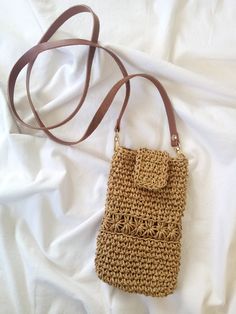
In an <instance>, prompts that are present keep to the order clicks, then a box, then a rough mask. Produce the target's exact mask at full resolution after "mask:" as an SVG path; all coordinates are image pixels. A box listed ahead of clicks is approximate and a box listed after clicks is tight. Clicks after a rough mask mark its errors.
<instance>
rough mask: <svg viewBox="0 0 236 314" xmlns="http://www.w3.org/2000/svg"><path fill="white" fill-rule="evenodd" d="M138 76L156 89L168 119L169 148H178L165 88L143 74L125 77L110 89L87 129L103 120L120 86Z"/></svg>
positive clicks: (172, 114)
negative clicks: (149, 82)
mask: <svg viewBox="0 0 236 314" xmlns="http://www.w3.org/2000/svg"><path fill="white" fill-rule="evenodd" d="M138 76H139V77H143V78H145V79H147V80H149V81H151V82H152V83H153V84H154V85H155V86H156V88H157V89H158V91H159V93H160V95H161V98H162V100H163V103H164V105H165V110H166V114H167V118H168V124H169V130H170V138H171V146H173V147H177V146H179V135H178V132H177V129H176V123H175V116H174V111H173V107H172V104H171V101H170V99H169V96H168V95H167V93H166V90H165V88H164V87H163V86H162V84H161V83H160V82H159V81H158V80H157V79H156V78H154V77H153V76H151V75H149V74H145V73H138V74H131V75H127V76H126V77H124V78H123V79H121V80H120V81H118V82H117V83H116V84H115V85H114V86H113V87H112V88H111V90H110V91H109V93H108V94H107V96H106V97H105V98H104V100H103V102H102V104H101V105H100V107H99V108H98V110H97V112H96V113H95V115H94V117H93V119H92V121H91V122H90V125H89V127H88V128H91V126H93V127H94V126H95V127H97V121H101V120H102V119H103V117H104V115H105V114H106V112H107V110H108V109H109V107H110V106H111V104H112V101H113V99H114V98H115V96H116V94H117V92H118V91H119V89H120V88H121V87H122V85H124V84H126V83H127V82H128V81H129V80H131V79H132V78H134V77H138ZM125 109H126V106H122V108H121V111H120V115H119V117H122V116H123V114H124V111H125Z"/></svg>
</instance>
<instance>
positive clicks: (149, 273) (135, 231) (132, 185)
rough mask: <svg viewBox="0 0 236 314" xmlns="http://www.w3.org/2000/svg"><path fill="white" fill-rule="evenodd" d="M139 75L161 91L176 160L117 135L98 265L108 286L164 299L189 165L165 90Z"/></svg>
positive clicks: (173, 269) (175, 257)
mask: <svg viewBox="0 0 236 314" xmlns="http://www.w3.org/2000/svg"><path fill="white" fill-rule="evenodd" d="M134 76H137V75H133V76H129V77H130V78H131V77H134ZM138 76H143V77H145V78H148V79H150V80H151V81H152V82H153V83H154V84H155V85H156V87H157V88H158V89H159V91H160V94H161V96H162V98H163V101H164V104H165V107H166V111H167V116H168V120H169V126H170V132H171V144H172V146H174V147H175V148H176V150H177V157H176V158H174V157H171V156H170V155H169V154H168V153H167V152H164V151H159V150H151V149H146V148H141V149H138V150H134V149H129V148H125V147H122V146H120V145H119V141H118V135H116V137H115V143H116V146H115V152H114V155H113V157H112V163H111V169H110V174H109V179H108V190H107V198H106V205H105V214H104V217H103V219H102V224H101V228H100V232H99V235H98V237H97V249H96V258H95V266H96V272H97V274H98V277H99V278H100V279H102V280H103V281H104V282H106V283H108V284H111V285H113V286H115V287H118V288H120V289H122V290H124V291H128V292H136V293H141V294H145V295H149V296H154V297H162V296H166V295H168V294H171V293H172V292H173V291H174V289H175V288H176V284H177V275H178V271H179V266H180V248H181V243H180V238H181V217H182V216H183V212H184V208H185V198H186V183H187V172H188V171H187V169H188V161H187V159H186V157H185V156H184V155H183V154H182V153H181V152H180V149H179V140H178V135H177V132H176V127H175V120H174V115H173V111H172V107H171V103H170V100H169V98H168V96H167V94H166V93H165V90H164V88H163V87H162V86H161V84H160V82H158V81H157V80H155V79H154V78H151V77H150V76H147V75H138ZM122 81H123V83H124V82H125V79H123V80H122ZM120 85H121V84H120ZM118 88H119V87H118ZM118 88H117V89H118Z"/></svg>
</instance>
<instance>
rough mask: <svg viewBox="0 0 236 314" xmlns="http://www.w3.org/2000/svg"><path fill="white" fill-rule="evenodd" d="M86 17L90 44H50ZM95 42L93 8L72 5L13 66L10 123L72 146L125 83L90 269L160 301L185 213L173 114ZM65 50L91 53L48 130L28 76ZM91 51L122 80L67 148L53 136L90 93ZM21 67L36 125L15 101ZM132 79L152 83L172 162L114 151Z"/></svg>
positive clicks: (172, 272) (172, 281) (164, 156)
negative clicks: (71, 102)
mask: <svg viewBox="0 0 236 314" xmlns="http://www.w3.org/2000/svg"><path fill="white" fill-rule="evenodd" d="M86 12H87V13H89V14H90V15H91V16H92V19H93V29H92V34H91V40H85V39H79V38H71V39H62V40H54V41H49V40H50V39H51V37H52V35H53V34H54V33H55V32H56V31H57V30H58V28H60V26H61V25H63V24H64V23H65V22H66V21H67V20H68V19H69V18H70V17H72V16H74V15H76V14H80V13H86ZM98 35H99V19H98V17H97V15H96V14H95V13H94V12H93V11H92V10H91V8H89V7H87V6H85V5H78V6H74V7H71V8H69V9H68V10H66V11H65V12H63V13H62V14H61V15H60V16H59V17H58V18H57V19H56V20H55V21H54V22H53V23H52V25H51V26H50V27H49V28H48V30H47V31H46V32H45V34H44V35H43V36H42V38H41V39H40V41H39V42H38V44H36V45H35V46H33V47H32V48H30V49H29V50H28V51H27V52H25V53H24V54H23V55H22V56H21V57H20V58H19V59H18V60H17V62H16V64H15V65H14V66H13V68H12V70H11V72H10V75H9V81H8V99H9V106H10V109H11V112H12V114H13V116H14V117H15V118H16V120H17V121H18V122H19V123H20V124H22V125H23V126H25V127H28V128H31V129H34V130H42V131H43V132H45V133H46V134H47V136H48V137H49V138H51V139H52V140H53V141H56V142H58V143H60V144H63V145H74V144H78V143H80V142H82V141H84V140H85V139H87V138H88V137H89V136H90V135H91V134H92V133H93V132H94V131H95V130H96V128H97V127H98V125H99V124H100V123H101V121H102V119H103V117H104V116H105V114H106V112H107V111H108V109H109V107H110V106H111V104H112V101H113V99H114V97H115V95H116V93H117V92H118V90H119V89H120V88H121V86H122V85H124V84H125V86H126V93H125V97H124V101H123V105H122V108H121V111H120V114H119V117H118V119H117V122H116V126H115V131H116V135H115V152H114V155H113V158H112V163H111V170H110V175H109V180H108V190H107V198H106V205H105V214H104V217H103V220H102V224H101V228H100V232H99V235H98V238H97V249H96V258H95V268H96V272H97V274H98V277H99V278H100V279H102V280H103V281H105V282H106V283H109V284H111V285H113V286H115V287H118V288H120V289H122V290H125V291H128V292H136V293H142V294H145V295H151V296H166V295H168V294H170V293H172V292H173V290H174V289H175V287H176V283H177V275H178V271H179V266H180V247H181V244H180V238H181V217H182V215H183V212H184V207H185V197H186V183H187V168H188V161H187V159H186V157H185V156H184V155H183V154H182V153H181V152H180V146H179V136H178V133H177V130H176V124H175V118H174V113H173V108H172V105H171V102H170V99H169V97H168V95H167V93H166V91H165V89H164V88H163V86H162V85H161V83H160V82H159V81H158V80H156V79H155V78H154V77H152V76H150V75H148V74H133V75H128V73H127V70H126V69H125V67H124V65H123V63H122V62H121V60H120V59H119V57H118V56H117V55H116V54H115V53H114V52H113V51H111V50H110V49H108V48H105V47H103V46H101V45H99V44H98ZM71 46H87V47H89V49H88V57H87V62H86V75H85V84H84V89H83V91H82V94H81V99H80V101H79V103H78V105H77V106H76V108H75V109H74V111H73V112H72V113H71V114H70V115H69V116H67V117H66V118H65V119H63V120H62V121H60V122H58V123H56V124H53V125H46V124H45V123H44V121H43V120H42V118H41V117H40V112H38V110H37V109H36V108H35V106H34V104H33V101H32V98H31V94H30V76H31V71H32V68H33V65H34V63H35V61H36V59H37V57H38V56H39V55H40V54H41V53H43V52H45V51H48V50H53V49H56V48H60V47H71ZM97 48H99V49H102V50H103V51H105V52H107V53H108V54H109V55H110V57H112V58H113V60H114V62H115V63H116V64H117V66H118V67H119V70H120V72H121V74H122V77H123V79H121V80H120V81H118V82H117V83H116V84H115V85H114V86H113V87H112V88H111V90H110V91H109V93H108V94H107V96H106V97H105V98H104V100H103V101H102V103H101V104H100V106H99V107H98V109H97V111H96V113H95V115H94V117H93V118H92V120H91V122H90V124H89V126H88V128H87V129H86V131H85V133H84V134H83V136H82V137H81V138H79V139H77V140H73V141H68V140H65V139H61V138H60V137H58V136H56V135H55V134H54V133H53V132H52V131H51V130H53V129H56V128H57V127H60V126H62V125H65V124H66V123H67V122H69V121H70V120H71V119H73V118H74V117H75V115H76V114H77V113H78V112H79V110H80V108H81V107H82V105H83V103H84V101H85V99H86V95H87V93H88V89H89V83H90V77H91V69H92V63H93V59H94V54H95V50H96V49H97ZM25 67H27V71H26V90H27V98H28V101H29V104H30V109H31V111H32V114H33V116H34V118H35V121H36V122H37V126H35V125H31V124H29V123H27V122H25V121H24V120H23V119H22V118H21V116H20V115H19V113H18V111H17V109H16V106H15V102H14V93H15V85H16V81H17V78H18V76H19V74H20V72H21V71H22V70H23V69H24V68H25ZM136 76H139V77H142V78H145V79H148V80H150V81H151V82H152V83H153V84H154V85H155V86H156V88H157V89H158V91H159V92H160V95H161V97H162V99H163V102H164V105H165V109H166V113H167V118H168V123H169V129H170V137H171V145H172V146H173V147H174V148H175V149H176V152H177V157H176V158H174V157H171V156H170V155H169V154H168V153H167V152H163V151H158V150H150V149H146V148H141V149H138V150H133V149H129V148H125V147H122V146H120V145H119V140H118V138H119V137H118V133H119V130H120V122H121V119H122V116H123V114H124V111H125V109H126V107H127V103H128V100H129V96H130V82H129V81H130V79H132V78H134V77H136Z"/></svg>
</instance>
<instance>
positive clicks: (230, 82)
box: [0, 0, 236, 314]
mask: <svg viewBox="0 0 236 314" xmlns="http://www.w3.org/2000/svg"><path fill="white" fill-rule="evenodd" d="M83 3H84V4H87V5H89V6H91V7H92V9H93V10H94V11H95V12H96V13H97V14H98V16H99V18H100V20H101V33H100V42H101V43H102V44H103V45H105V46H107V47H109V48H111V49H113V50H114V51H115V52H116V53H117V54H118V55H119V56H120V57H121V58H122V60H123V61H124V62H125V64H126V66H127V68H128V71H129V72H130V73H137V72H148V73H150V74H152V75H154V76H155V77H157V78H158V79H159V80H160V81H161V82H162V83H163V85H164V86H165V87H166V89H167V91H168V93H169V95H170V98H171V100H172V103H173V106H174V109H175V111H176V117H177V127H178V130H179V134H180V138H181V143H182V148H183V151H184V152H185V154H186V155H187V157H188V158H189V162H190V177H189V186H188V195H187V208H186V211H185V216H184V219H183V238H182V257H181V270H180V274H179V280H178V287H177V289H176V291H175V293H174V294H173V295H170V296H168V297H165V298H152V297H145V296H141V295H135V294H128V293H125V292H122V291H120V290H118V289H116V288H113V287H110V286H108V285H107V284H105V283H103V282H101V281H100V280H99V279H98V278H97V276H96V274H95V271H94V255H95V247H96V236H97V232H98V228H99V225H100V222H101V218H102V215H103V212H104V201H105V193H106V183H107V176H108V173H109V163H110V159H111V156H112V153H113V136H114V133H113V127H114V124H115V120H116V117H117V114H118V112H119V108H120V106H121V103H122V99H123V95H124V92H123V91H122V92H120V93H119V95H118V96H117V97H116V99H115V101H114V103H113V105H112V108H111V109H110V110H109V113H108V115H107V116H106V118H105V119H104V121H103V123H102V124H101V125H100V126H99V128H98V129H97V130H96V132H95V133H94V134H93V135H92V136H91V138H89V139H88V140H87V141H85V142H83V143H82V144H80V145H77V146H74V147H65V146H62V145H59V144H56V143H55V142H53V141H51V140H49V139H48V138H46V137H45V135H44V134H42V133H40V132H34V131H30V130H28V129H24V128H22V127H20V129H19V128H18V127H17V126H16V124H15V122H14V120H13V119H12V117H11V115H10V114H9V110H8V106H7V95H6V87H7V78H8V74H9V71H10V69H11V67H12V66H13V64H14V63H15V62H16V60H17V59H18V58H19V57H20V56H21V55H22V54H23V53H24V52H25V51H26V50H27V49H29V48H30V47H31V46H32V45H34V44H35V43H36V42H37V41H38V40H39V38H40V37H41V36H42V34H43V32H45V30H46V29H47V28H48V26H49V25H50V24H51V23H52V21H53V20H54V19H55V18H56V17H57V16H58V15H59V14H60V13H61V12H63V11H64V10H65V9H67V8H68V7H70V6H72V5H75V4H79V3H78V2H77V1H72V0H67V1H58V0H50V1H37V0H18V1H13V0H1V9H0V34H1V41H0V56H1V57H0V110H1V116H0V119H1V121H0V130H1V137H0V313H1V314H13V313H20V314H28V313H29V314H31V313H37V314H46V313H50V314H61V313H66V314H74V313H78V314H85V313H89V314H106V313H112V314H132V313H135V314H146V313H150V314H157V313H158V314H172V313H174V314H235V313H236V197H235V191H236V175H235V174H236V32H235V29H236V19H235V16H236V2H235V1H233V0H227V1H223V0H211V1H194V0H189V1H185V0H180V1H178V0H168V1H161V0H156V1H152V0H150V1H144V0H136V1H130V0H119V1H117V0H110V1H105V0H98V1H87V0H84V1H83ZM90 27H91V18H90V17H89V16H88V15H83V16H79V17H78V16H77V17H74V18H73V19H72V20H71V21H70V22H68V23H67V24H66V25H65V26H63V27H62V29H60V31H58V33H57V35H56V36H55V37H56V38H70V37H73V36H74V37H76V36H78V37H80V38H81V37H88V36H89V33H90ZM85 50H86V49H84V48H73V49H61V50H60V51H56V52H53V53H48V54H47V55H45V57H40V59H39V61H37V63H36V65H35V68H34V71H33V78H32V84H31V86H32V93H33V99H34V101H35V103H36V104H37V106H38V108H39V107H43V109H42V114H43V117H44V119H45V121H46V122H48V123H50V122H51V123H52V122H55V121H58V120H59V119H60V118H61V117H62V116H63V115H65V114H66V113H68V112H70V111H71V110H72V108H73V107H74V106H75V105H76V100H77V99H79V95H80V92H81V87H82V83H83V78H84V77H83V75H84V69H83V71H82V70H81V67H82V66H83V62H84V60H85V59H84V58H85ZM119 78H120V73H119V71H118V70H117V68H116V66H115V65H114V64H113V62H112V61H111V60H110V58H109V57H108V56H107V55H105V54H104V53H103V52H101V51H99V52H97V53H96V58H95V62H94V67H93V75H92V81H91V87H90V92H89V96H88V99H87V100H86V104H85V105H84V109H82V110H81V114H80V116H78V118H76V119H75V121H73V123H71V124H70V125H67V126H66V127H63V128H61V129H60V130H57V131H56V134H57V135H60V136H62V137H64V138H70V139H73V138H77V137H79V135H81V134H82V133H83V131H84V130H85V128H86V126H87V124H88V122H89V119H90V117H92V115H93V113H94V112H95V110H96V108H97V106H98V104H99V102H100V101H101V100H102V99H103V97H104V96H105V93H106V92H107V91H108V90H109V88H110V87H111V86H112V83H114V82H116V81H117V80H118V79H119ZM16 103H17V108H18V109H19V110H20V112H21V114H22V116H23V117H24V118H25V119H26V121H28V122H32V116H31V115H30V111H29V107H28V106H27V103H26V97H25V89H24V79H23V76H21V77H20V79H19V81H18V84H17V93H16ZM121 141H122V144H123V145H126V146H128V147H133V148H136V147H140V146H145V147H149V148H158V147H159V148H162V149H166V150H168V151H170V152H171V151H172V150H171V148H170V146H169V134H168V126H167V120H166V117H165V112H164V110H163V105H162V103H161V100H160V97H159V96H158V95H157V92H156V91H155V90H154V88H153V87H152V86H151V84H148V83H146V82H144V80H142V79H136V80H133V82H132V97H131V99H130V102H129V105H128V109H127V111H126V113H125V115H124V118H123V120H122V128H121Z"/></svg>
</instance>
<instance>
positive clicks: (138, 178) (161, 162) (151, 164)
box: [134, 148, 169, 190]
mask: <svg viewBox="0 0 236 314" xmlns="http://www.w3.org/2000/svg"><path fill="white" fill-rule="evenodd" d="M168 161H169V154H168V153H167V152H162V151H156V150H150V149H147V148H141V149H139V150H138V151H137V156H136V162H135V169H134V183H135V184H136V185H137V186H138V187H143V188H146V189H148V190H157V189H160V188H163V187H164V186H166V184H167V179H168V169H169V163H168Z"/></svg>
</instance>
